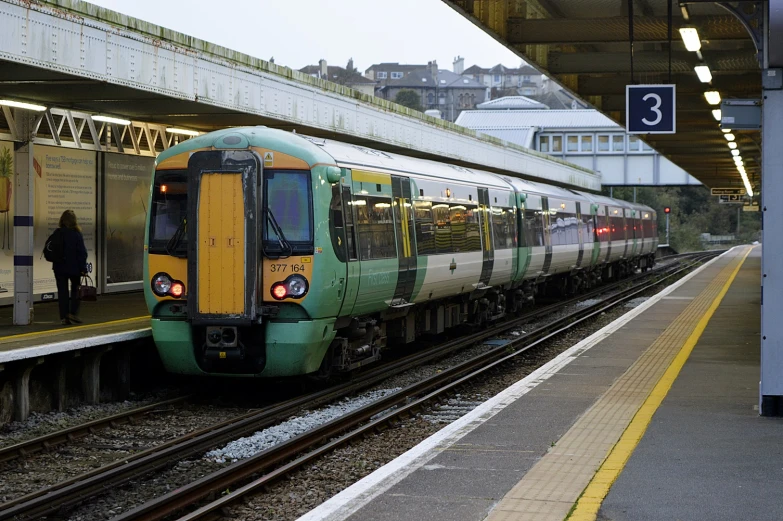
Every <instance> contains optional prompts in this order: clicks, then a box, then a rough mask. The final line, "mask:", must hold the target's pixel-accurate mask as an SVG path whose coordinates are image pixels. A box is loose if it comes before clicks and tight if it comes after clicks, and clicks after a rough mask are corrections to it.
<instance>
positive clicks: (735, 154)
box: [731, 149, 740, 156]
mask: <svg viewBox="0 0 783 521" xmlns="http://www.w3.org/2000/svg"><path fill="white" fill-rule="evenodd" d="M739 154H740V151H739V150H736V149H732V151H731V155H732V156H738V155H739Z"/></svg>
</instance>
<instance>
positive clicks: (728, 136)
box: [723, 133, 734, 141]
mask: <svg viewBox="0 0 783 521" xmlns="http://www.w3.org/2000/svg"><path fill="white" fill-rule="evenodd" d="M723 137H725V138H726V141H734V134H732V133H728V134H723Z"/></svg>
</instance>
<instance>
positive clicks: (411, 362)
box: [0, 264, 677, 520]
mask: <svg viewBox="0 0 783 521" xmlns="http://www.w3.org/2000/svg"><path fill="white" fill-rule="evenodd" d="M676 266H677V265H676V264H671V265H667V266H665V267H663V268H662V270H661V271H663V272H664V273H666V272H667V271H670V270H672V269H674V268H675V267H676ZM661 271H657V270H651V271H648V272H647V273H645V274H640V275H636V276H635V277H631V278H628V279H623V280H621V281H617V282H615V283H612V284H610V285H608V286H602V287H600V288H598V289H596V290H593V291H591V292H588V293H587V294H583V295H579V296H578V297H576V298H573V299H569V300H567V301H564V302H561V303H558V304H555V305H551V306H546V307H544V308H542V309H539V310H535V311H533V312H531V313H527V314H525V315H523V316H522V317H519V318H515V319H512V320H510V321H507V322H503V323H501V324H499V325H497V326H496V327H494V328H492V329H489V330H485V331H482V332H479V333H474V334H471V335H467V336H464V337H461V338H459V339H456V340H452V341H448V342H446V343H444V344H442V345H440V346H438V347H437V348H433V349H430V350H427V351H425V352H422V353H418V354H416V355H412V356H409V357H405V358H403V359H401V360H398V361H396V362H392V363H390V364H388V365H384V366H382V367H378V368H375V369H373V370H371V371H368V372H367V373H362V374H359V375H357V376H356V377H355V379H354V380H352V381H350V382H347V383H345V384H342V385H339V386H337V387H333V388H330V389H326V390H324V391H319V392H316V393H312V394H308V395H305V396H302V397H298V398H294V399H291V400H288V401H286V402H283V403H281V404H277V405H274V406H270V407H267V408H264V409H261V410H259V411H255V412H251V413H248V414H245V415H242V416H239V417H236V418H232V419H229V420H226V421H224V422H221V423H219V424H217V425H213V426H209V427H207V428H205V429H201V430H199V431H195V432H193V433H190V434H188V435H186V436H184V437H181V438H177V439H174V440H170V441H169V442H167V443H165V444H162V445H159V446H157V447H153V448H151V449H148V450H146V451H143V452H140V453H137V454H134V455H132V456H130V457H128V458H125V459H123V460H120V461H116V462H113V463H110V464H108V465H105V466H103V467H101V468H98V469H95V470H94V471H90V472H88V473H85V474H82V475H80V476H76V477H74V478H72V479H70V480H68V481H64V482H61V483H58V484H56V485H53V486H51V487H47V488H44V489H41V490H38V491H35V492H33V493H31V494H27V495H25V496H21V497H19V498H16V499H14V500H11V501H9V502H6V503H4V504H0V520H4V519H10V518H16V519H31V518H34V517H37V516H42V515H46V514H50V513H53V512H57V511H59V510H61V509H63V508H67V507H70V506H73V505H75V504H78V503H81V502H83V501H84V500H86V499H89V498H90V497H93V496H95V495H97V494H100V493H102V492H105V491H106V490H108V489H109V488H113V487H116V486H118V485H121V484H123V483H126V482H128V481H130V480H132V479H135V478H138V477H140V476H142V475H145V474H147V473H150V472H154V471H156V470H158V469H161V468H164V467H166V466H168V465H169V464H170V463H171V462H173V461H176V460H181V459H185V458H188V457H190V456H192V455H195V454H198V453H200V452H205V451H207V450H209V449H210V448H212V447H215V446H218V445H221V444H224V443H227V442H228V441H231V440H232V439H236V438H239V437H241V436H245V435H248V434H251V433H253V432H255V431H257V430H260V429H263V428H266V427H268V426H270V425H272V424H274V423H276V422H278V421H281V420H282V419H284V418H286V417H288V416H289V415H290V414H291V412H292V411H294V410H297V409H299V408H302V407H317V406H320V405H322V404H324V403H328V402H330V401H332V400H334V399H336V398H340V397H343V396H345V395H349V394H351V393H354V392H357V391H359V390H361V389H363V388H367V387H369V386H372V385H374V384H375V383H377V382H378V381H381V380H383V379H385V378H388V377H389V376H392V375H394V374H398V373H400V372H402V371H405V370H408V369H410V368H411V367H415V366H417V365H421V364H424V363H427V362H429V361H430V360H433V359H437V358H442V357H443V356H445V355H446V354H448V353H449V352H452V351H455V350H457V349H461V348H463V347H465V346H466V345H472V344H474V343H476V342H480V341H482V340H484V339H487V338H490V337H492V336H496V335H498V334H503V332H505V331H508V330H509V329H512V328H514V327H516V326H518V325H519V324H521V323H524V322H525V321H529V320H531V319H535V318H538V317H539V316H544V315H546V314H548V313H551V311H552V310H553V309H556V308H562V307H564V306H567V305H570V304H572V303H574V302H577V301H580V300H584V299H586V298H590V295H591V294H597V293H605V292H608V291H612V290H613V289H614V288H616V287H617V286H619V285H622V284H626V283H629V282H632V281H634V280H636V279H639V278H645V277H650V276H655V275H659V274H661ZM586 309H589V308H586Z"/></svg>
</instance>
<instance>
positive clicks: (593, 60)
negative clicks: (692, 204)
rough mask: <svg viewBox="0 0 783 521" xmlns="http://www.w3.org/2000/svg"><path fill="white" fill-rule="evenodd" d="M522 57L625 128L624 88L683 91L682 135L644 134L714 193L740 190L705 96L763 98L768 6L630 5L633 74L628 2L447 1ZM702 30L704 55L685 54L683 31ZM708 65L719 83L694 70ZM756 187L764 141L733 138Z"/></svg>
mask: <svg viewBox="0 0 783 521" xmlns="http://www.w3.org/2000/svg"><path fill="white" fill-rule="evenodd" d="M443 1H444V2H445V3H446V4H448V5H449V6H451V7H453V8H454V9H455V10H457V11H458V12H460V13H462V14H463V15H464V16H466V17H467V18H469V19H470V20H471V21H473V22H474V23H475V24H477V25H478V26H479V27H481V28H482V29H484V30H485V31H487V32H488V33H489V34H491V35H492V36H494V37H495V38H496V39H497V40H498V41H500V42H501V43H503V44H504V45H505V46H506V47H508V48H509V49H511V50H513V51H515V52H516V53H517V54H518V55H519V56H520V57H522V58H524V59H525V60H526V61H528V62H530V63H531V64H533V65H534V66H535V67H537V68H538V69H540V70H541V71H542V72H544V73H546V74H547V75H549V76H551V77H552V78H554V79H555V80H557V81H558V82H559V83H561V84H562V85H563V86H565V87H567V88H568V89H570V90H571V91H573V92H574V93H575V94H577V95H578V96H580V97H581V98H583V99H585V100H587V101H588V102H590V103H591V104H593V105H594V106H595V107H596V108H598V109H599V110H601V111H602V112H604V113H605V114H607V115H608V116H610V117H611V118H613V119H614V120H615V121H617V122H618V123H619V124H621V125H623V126H624V125H625V86H626V85H627V84H632V83H641V84H644V83H669V50H670V49H671V83H675V84H676V85H677V133H676V134H668V135H667V134H658V135H648V136H646V137H644V139H645V141H647V142H648V143H649V144H650V145H651V146H652V147H653V148H655V149H656V150H657V151H659V152H660V153H661V154H663V155H664V156H666V157H668V158H669V159H670V160H672V161H673V162H674V163H676V164H677V165H679V166H680V167H682V168H683V169H684V170H686V171H687V172H688V173H690V174H691V175H693V176H695V177H696V178H698V179H699V180H700V181H702V182H703V183H704V184H706V185H707V186H742V181H741V178H740V175H739V173H738V172H737V169H736V167H735V163H734V160H733V159H732V155H731V153H730V150H729V148H728V146H727V141H726V139H725V137H724V135H723V133H722V132H721V130H720V128H719V126H718V122H717V121H716V119H715V118H714V116H713V113H712V111H713V110H714V109H716V108H719V107H716V106H713V105H710V104H709V103H708V102H707V100H706V99H705V97H704V92H705V91H707V90H717V91H718V92H720V95H721V96H722V97H723V98H724V99H728V98H741V99H747V98H759V97H760V95H761V74H760V70H761V69H760V58H761V54H760V51H761V50H762V47H763V46H762V42H761V36H762V25H763V24H762V20H763V17H762V14H763V9H762V6H763V5H764V4H766V2H759V1H750V2H723V3H717V2H711V1H709V2H705V1H703V0H689V1H685V0H680V1H678V0H672V3H673V9H672V12H673V13H672V14H673V27H672V44H671V47H670V46H669V43H668V22H667V20H668V7H669V0H634V1H633V15H634V16H633V33H634V42H635V43H634V46H633V69H634V77H633V78H631V50H630V49H631V46H630V36H629V18H628V13H629V2H628V0H443ZM686 26H687V27H695V28H696V29H697V30H698V34H699V36H700V38H701V41H702V46H701V50H700V53H701V58H700V56H699V55H698V54H697V53H695V52H689V51H687V50H686V48H685V46H684V44H683V41H682V39H681V37H680V33H679V31H678V29H679V28H681V27H686ZM700 63H704V64H707V65H708V66H709V67H710V70H711V72H712V81H711V83H709V84H705V83H702V82H700V81H699V78H698V77H697V75H696V73H695V72H694V66H696V65H699V64H700ZM734 134H735V135H736V137H737V144H738V149H739V150H740V151H741V154H742V157H743V158H744V160H745V166H746V170H747V172H748V175H749V177H750V181H751V184H753V185H756V186H758V185H759V184H760V181H759V175H760V159H761V146H760V142H761V136H760V132H758V131H743V132H739V133H737V132H735V133H734Z"/></svg>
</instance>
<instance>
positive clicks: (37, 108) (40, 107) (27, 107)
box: [0, 99, 46, 112]
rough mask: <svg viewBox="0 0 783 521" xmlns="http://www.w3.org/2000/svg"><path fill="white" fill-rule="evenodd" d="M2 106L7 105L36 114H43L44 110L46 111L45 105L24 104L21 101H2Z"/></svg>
mask: <svg viewBox="0 0 783 521" xmlns="http://www.w3.org/2000/svg"><path fill="white" fill-rule="evenodd" d="M0 105H5V106H6V107H16V108H18V109H25V110H34V111H36V112H43V111H44V110H46V107H44V106H43V105H34V104H32V103H22V102H21V101H13V100H10V99H0Z"/></svg>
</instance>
